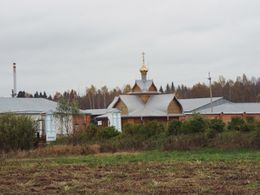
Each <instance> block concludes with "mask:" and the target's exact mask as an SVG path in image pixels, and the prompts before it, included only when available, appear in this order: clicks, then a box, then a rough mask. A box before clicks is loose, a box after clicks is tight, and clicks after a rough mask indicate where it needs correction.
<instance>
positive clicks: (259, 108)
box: [198, 102, 260, 122]
mask: <svg viewBox="0 0 260 195" xmlns="http://www.w3.org/2000/svg"><path fill="white" fill-rule="evenodd" d="M198 113H200V114H202V115H204V116H207V117H208V118H220V119H222V120H223V121H224V122H229V121H230V120H231V119H232V118H234V117H242V118H247V117H253V118H255V119H257V120H260V103H232V102H227V103H225V104H220V105H216V106H214V107H213V111H212V112H211V109H210V108H209V107H207V108H204V109H200V110H198Z"/></svg>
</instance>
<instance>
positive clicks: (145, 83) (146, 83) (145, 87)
mask: <svg viewBox="0 0 260 195" xmlns="http://www.w3.org/2000/svg"><path fill="white" fill-rule="evenodd" d="M135 85H137V86H138V87H139V88H140V89H141V92H148V91H149V89H150V87H151V86H152V85H154V83H153V80H136V81H135ZM135 85H134V86H135ZM154 86H155V85H154Z"/></svg>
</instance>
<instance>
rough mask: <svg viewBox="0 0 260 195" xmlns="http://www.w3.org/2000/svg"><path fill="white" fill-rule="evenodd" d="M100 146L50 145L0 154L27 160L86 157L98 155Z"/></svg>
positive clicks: (3, 156)
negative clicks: (54, 157)
mask: <svg viewBox="0 0 260 195" xmlns="http://www.w3.org/2000/svg"><path fill="white" fill-rule="evenodd" d="M100 148H101V147H100V145H98V144H93V145H75V146H74V145H52V146H48V147H41V148H37V149H34V150H30V151H22V150H20V151H15V152H9V153H2V154H1V158H11V157H15V158H29V157H53V156H65V155H76V156H78V155H87V154H97V153H100V151H101V149H100Z"/></svg>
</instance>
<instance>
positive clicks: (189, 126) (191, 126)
mask: <svg viewBox="0 0 260 195" xmlns="http://www.w3.org/2000/svg"><path fill="white" fill-rule="evenodd" d="M207 128H208V121H207V119H205V118H203V117H202V116H201V115H197V114H196V115H194V116H193V117H192V118H190V119H188V120H186V121H184V122H183V124H182V128H181V132H182V133H183V134H190V133H200V132H205V131H206V129H207Z"/></svg>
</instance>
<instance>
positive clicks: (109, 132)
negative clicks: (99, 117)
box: [96, 127, 119, 140]
mask: <svg viewBox="0 0 260 195" xmlns="http://www.w3.org/2000/svg"><path fill="white" fill-rule="evenodd" d="M118 135H119V132H118V131H117V130H116V129H115V128H114V127H105V128H99V129H98V130H97V134H96V138H97V139H99V140H104V139H110V138H112V137H115V136H118Z"/></svg>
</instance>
